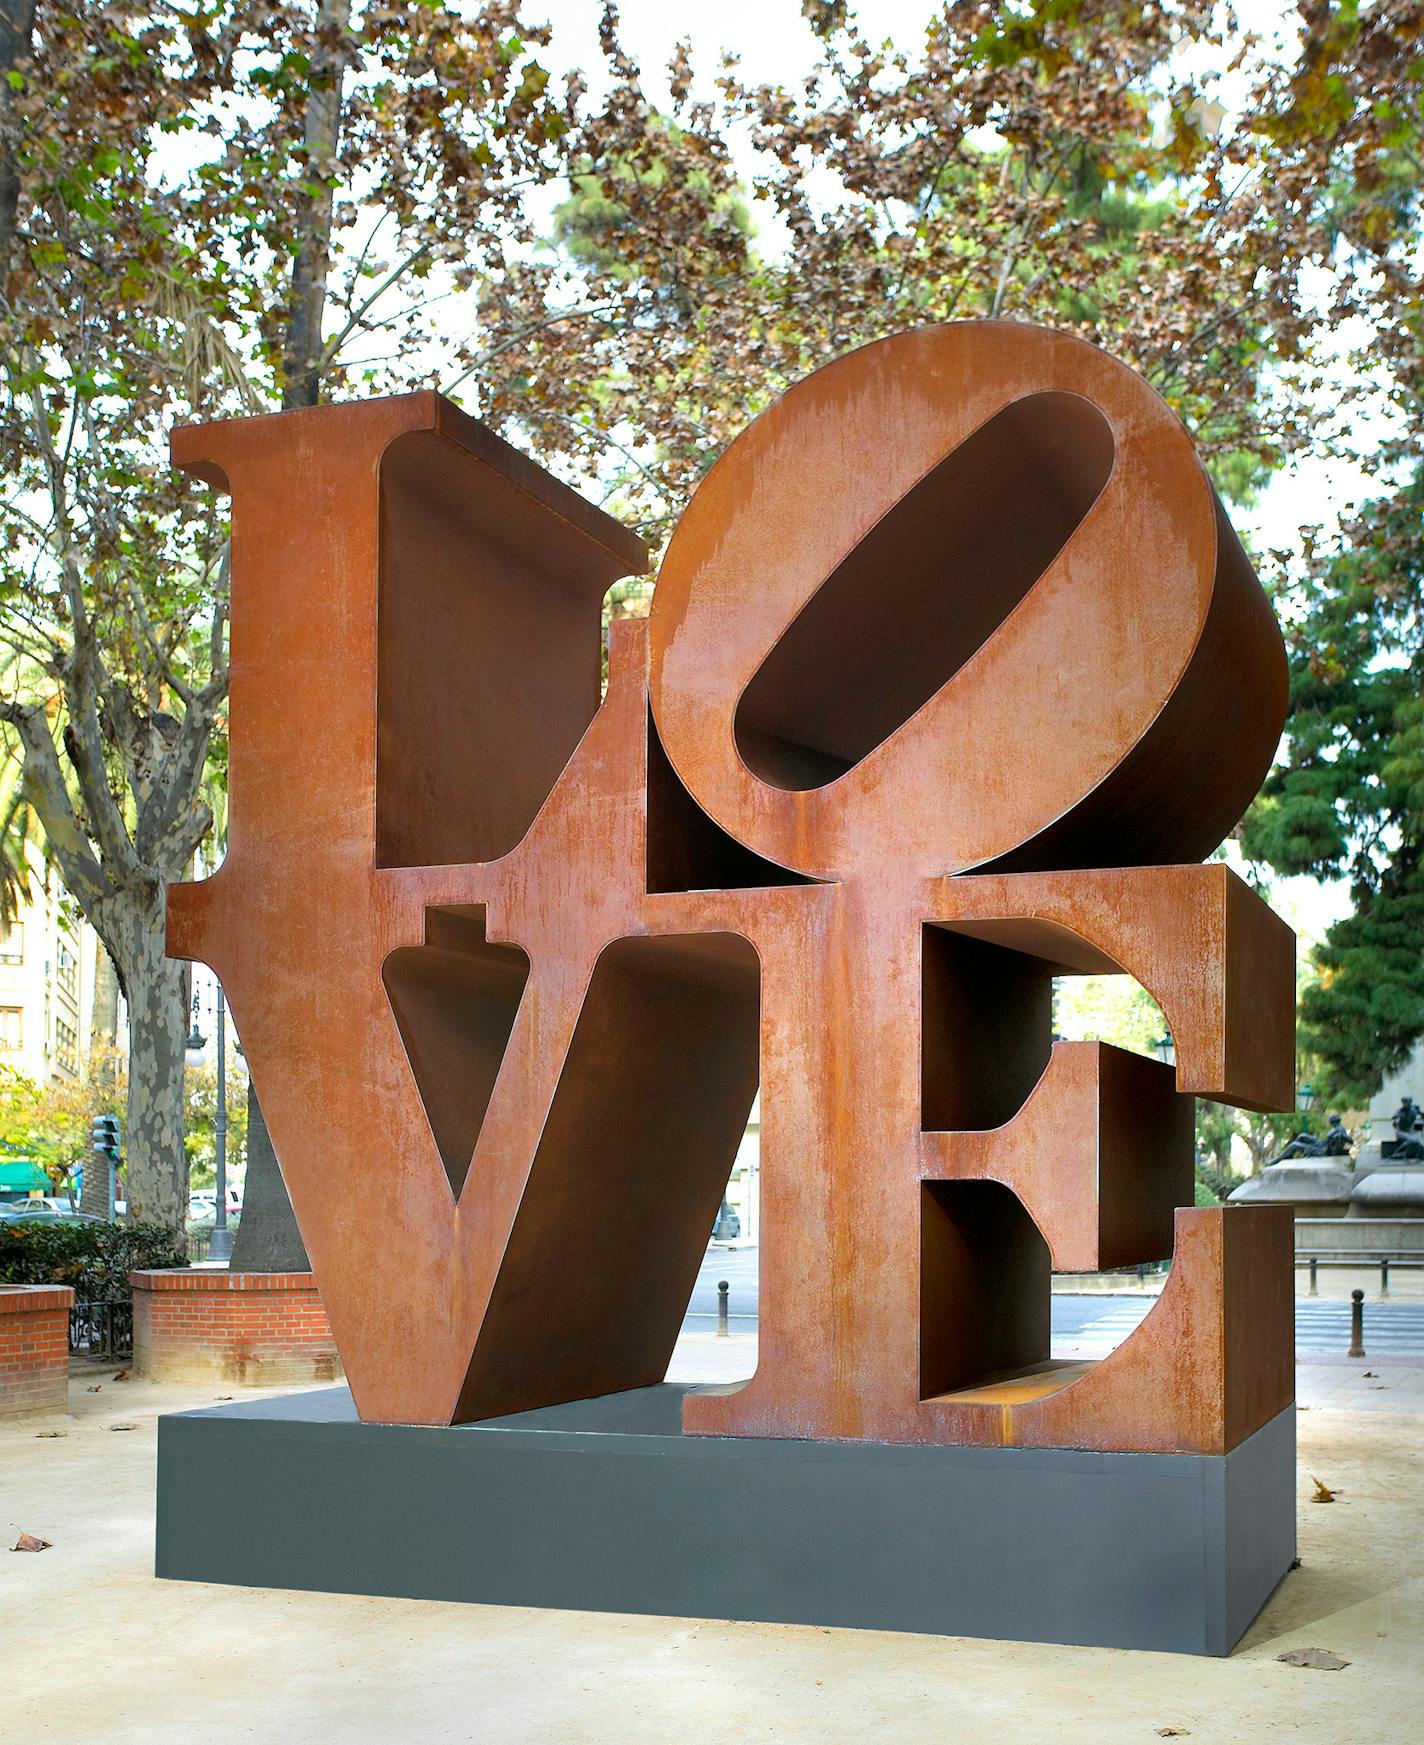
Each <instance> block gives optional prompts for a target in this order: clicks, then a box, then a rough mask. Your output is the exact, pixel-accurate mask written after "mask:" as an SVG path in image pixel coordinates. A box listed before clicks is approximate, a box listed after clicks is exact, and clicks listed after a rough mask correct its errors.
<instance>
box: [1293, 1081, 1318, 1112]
mask: <svg viewBox="0 0 1424 1745" xmlns="http://www.w3.org/2000/svg"><path fill="white" fill-rule="evenodd" d="M1295 1106H1296V1108H1297V1109H1298V1110H1299V1112H1300V1113H1301V1114H1302V1115H1309V1114H1311V1113H1312V1112H1313V1111H1314V1110H1316V1109H1318V1108H1319V1107H1320V1098H1319V1097H1318V1096H1317V1095H1316V1093H1315V1088H1314V1086H1312V1085H1302V1086H1301V1087H1300V1089H1299V1090H1298V1091H1297V1092H1296V1094H1295Z"/></svg>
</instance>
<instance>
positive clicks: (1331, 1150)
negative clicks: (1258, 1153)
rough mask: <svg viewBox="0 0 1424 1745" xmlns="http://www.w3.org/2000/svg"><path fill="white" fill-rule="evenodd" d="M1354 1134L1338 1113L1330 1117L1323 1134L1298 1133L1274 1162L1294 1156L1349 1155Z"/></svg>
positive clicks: (1284, 1161) (1281, 1161)
mask: <svg viewBox="0 0 1424 1745" xmlns="http://www.w3.org/2000/svg"><path fill="white" fill-rule="evenodd" d="M1353 1140H1354V1135H1353V1134H1352V1133H1351V1132H1350V1130H1349V1128H1348V1127H1346V1126H1345V1124H1344V1122H1343V1121H1341V1119H1340V1117H1339V1116H1338V1115H1332V1116H1331V1117H1330V1129H1329V1131H1328V1132H1327V1133H1326V1134H1325V1135H1324V1136H1323V1137H1321V1136H1318V1135H1316V1134H1314V1133H1297V1134H1296V1136H1295V1138H1294V1139H1292V1140H1291V1142H1290V1144H1289V1145H1287V1146H1286V1148H1285V1150H1284V1151H1282V1152H1281V1154H1280V1155H1279V1156H1278V1157H1273V1158H1272V1159H1271V1162H1272V1163H1286V1162H1288V1161H1289V1160H1290V1159H1291V1158H1293V1157H1348V1156H1349V1155H1350V1146H1351V1144H1352V1143H1353Z"/></svg>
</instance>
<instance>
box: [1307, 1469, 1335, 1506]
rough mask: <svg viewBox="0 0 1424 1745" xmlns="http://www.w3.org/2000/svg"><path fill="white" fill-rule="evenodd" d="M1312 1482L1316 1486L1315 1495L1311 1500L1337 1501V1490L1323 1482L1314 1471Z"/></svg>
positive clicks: (1319, 1501) (1311, 1477) (1317, 1501)
mask: <svg viewBox="0 0 1424 1745" xmlns="http://www.w3.org/2000/svg"><path fill="white" fill-rule="evenodd" d="M1310 1482H1311V1483H1312V1484H1313V1485H1314V1486H1315V1495H1314V1496H1313V1497H1312V1498H1311V1499H1310V1500H1311V1502H1313V1503H1333V1502H1334V1501H1335V1492H1334V1491H1332V1490H1331V1488H1330V1486H1329V1485H1328V1484H1321V1482H1320V1480H1319V1479H1318V1478H1317V1477H1316V1476H1315V1474H1314V1473H1311V1475H1310Z"/></svg>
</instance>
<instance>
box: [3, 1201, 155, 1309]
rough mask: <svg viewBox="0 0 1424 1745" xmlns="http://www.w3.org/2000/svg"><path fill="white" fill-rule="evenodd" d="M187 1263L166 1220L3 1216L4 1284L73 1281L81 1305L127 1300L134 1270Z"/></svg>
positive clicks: (68, 1282)
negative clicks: (125, 1221)
mask: <svg viewBox="0 0 1424 1745" xmlns="http://www.w3.org/2000/svg"><path fill="white" fill-rule="evenodd" d="M187 1264H188V1255H187V1250H186V1246H185V1245H184V1244H183V1243H182V1242H180V1241H175V1240H174V1236H173V1232H172V1231H171V1230H170V1229H168V1227H167V1226H166V1225H164V1224H102V1223H98V1222H94V1221H90V1220H88V1219H84V1220H79V1219H75V1220H73V1221H70V1220H69V1219H55V1220H53V1221H51V1220H50V1219H48V1218H43V1219H41V1218H36V1219H34V1220H33V1221H32V1222H31V1221H27V1220H20V1219H14V1220H11V1219H0V1284H8V1285H43V1284H61V1285H73V1287H74V1295H75V1298H76V1300H77V1301H79V1302H81V1303H126V1302H128V1301H129V1298H130V1294H131V1293H130V1291H129V1274H130V1272H133V1271H135V1270H137V1269H138V1268H140V1267H146V1266H186V1265H187Z"/></svg>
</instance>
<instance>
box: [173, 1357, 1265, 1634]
mask: <svg viewBox="0 0 1424 1745" xmlns="http://www.w3.org/2000/svg"><path fill="white" fill-rule="evenodd" d="M686 1391H687V1390H686V1389H684V1388H680V1387H674V1386H671V1385H664V1386H662V1387H653V1388H641V1389H638V1390H636V1391H635V1392H631V1393H625V1394H614V1395H610V1396H608V1397H607V1398H604V1399H594V1400H581V1401H578V1402H576V1403H575V1404H572V1405H567V1406H551V1407H548V1408H546V1409H545V1410H543V1411H537V1412H522V1413H518V1414H516V1415H514V1416H511V1417H507V1418H497V1419H490V1420H488V1421H487V1422H485V1423H482V1424H467V1425H460V1426H457V1427H454V1428H450V1429H422V1428H416V1427H410V1426H388V1425H374V1424H361V1423H359V1422H358V1421H357V1418H356V1415H355V1411H354V1409H353V1407H352V1404H351V1396H350V1394H349V1393H348V1392H347V1390H346V1389H344V1388H323V1389H320V1390H318V1391H316V1392H312V1393H307V1394H296V1395H290V1396H288V1397H287V1398H285V1399H279V1400H261V1401H256V1402H253V1403H251V1404H234V1405H230V1406H221V1407H218V1408H216V1409H210V1410H208V1411H202V1412H186V1413H182V1414H180V1415H176V1416H172V1417H166V1418H163V1419H161V1420H160V1421H159V1437H158V1544H157V1573H158V1574H159V1575H160V1576H166V1577H170V1578H172V1579H176V1580H186V1581H214V1582H231V1583H237V1584H241V1585H244V1586H256V1587H275V1588H309V1589H317V1590H320V1591H323V1592H330V1593H358V1594H388V1595H399V1596H405V1597H410V1598H419V1599H436V1600H473V1601H480V1602H483V1603H486V1604H492V1605H509V1606H558V1607H566V1608H571V1609H576V1610H583V1611H601V1612H651V1613H658V1614H664V1615H670V1616H681V1617H703V1618H741V1619H755V1620H759V1621H765V1622H769V1623H794V1624H829V1625H847V1626H851V1627H856V1628H865V1629H880V1630H913V1631H924V1632H931V1633H934V1634H939V1635H964V1636H995V1637H1009V1638H1017V1639H1022V1640H1034V1641H1044V1642H1077V1643H1089V1644H1100V1645H1105V1646H1111V1647H1117V1648H1158V1649H1171V1650H1177V1651H1180V1652H1183V1653H1191V1654H1225V1653H1228V1652H1229V1651H1230V1650H1231V1648H1232V1647H1233V1645H1234V1644H1235V1643H1236V1642H1237V1640H1238V1639H1239V1638H1240V1636H1241V1635H1242V1633H1243V1632H1244V1631H1245V1629H1246V1627H1247V1626H1248V1625H1249V1624H1250V1622H1251V1620H1252V1618H1253V1617H1254V1616H1255V1614H1256V1612H1257V1611H1258V1609H1259V1608H1260V1606H1261V1604H1262V1603H1263V1601H1264V1600H1265V1599H1266V1597H1267V1596H1268V1595H1269V1594H1270V1592H1271V1590H1272V1589H1273V1588H1274V1587H1275V1585H1276V1583H1277V1582H1278V1581H1279V1580H1280V1578H1281V1576H1282V1575H1283V1574H1284V1573H1285V1570H1286V1569H1287V1568H1288V1566H1289V1564H1290V1562H1291V1559H1292V1558H1293V1557H1294V1556H1295V1413H1294V1408H1291V1409H1290V1410H1287V1411H1285V1412H1282V1413H1281V1414H1280V1416H1279V1417H1277V1418H1275V1419H1273V1420H1272V1421H1271V1422H1270V1423H1269V1424H1267V1425H1265V1426H1264V1428H1262V1429H1261V1430H1259V1431H1257V1433H1256V1434H1255V1435H1254V1436H1252V1437H1251V1438H1250V1439H1249V1440H1248V1441H1246V1442H1244V1443H1242V1444H1241V1446H1240V1447H1239V1448H1237V1449H1235V1450H1233V1452H1232V1453H1231V1454H1229V1455H1225V1456H1207V1455H1156V1454H1088V1453H1081V1452H1078V1451H1075V1450H1070V1449H1053V1450H1046V1451H1037V1450H1028V1449H1013V1448H1007V1449H979V1448H909V1447H898V1446H896V1447H887V1446H882V1445H879V1444H875V1445H867V1444H863V1443H827V1442H791V1441H766V1440H760V1439H750V1438H748V1439H741V1438H711V1437H694V1436H683V1435H682V1433H681V1429H680V1422H681V1401H682V1396H683V1394H684V1393H685V1392H686ZM216 1499H221V1501H220V1503H216V1507H217V1508H218V1511H219V1514H218V1517H216V1518H215V1514H214V1509H215V1500H216Z"/></svg>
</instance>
